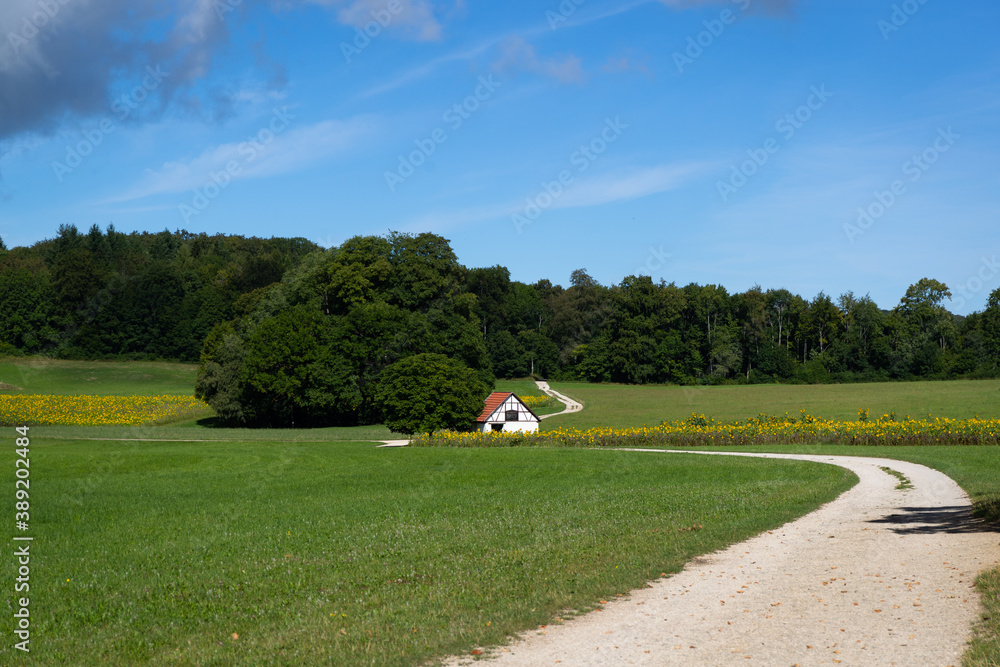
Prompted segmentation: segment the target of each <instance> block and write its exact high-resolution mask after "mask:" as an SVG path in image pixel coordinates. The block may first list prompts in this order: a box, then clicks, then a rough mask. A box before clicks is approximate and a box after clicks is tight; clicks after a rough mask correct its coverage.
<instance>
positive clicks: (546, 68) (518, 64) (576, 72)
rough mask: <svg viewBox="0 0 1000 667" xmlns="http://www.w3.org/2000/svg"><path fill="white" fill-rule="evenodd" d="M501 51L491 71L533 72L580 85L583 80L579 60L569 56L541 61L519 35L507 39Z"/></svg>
mask: <svg viewBox="0 0 1000 667" xmlns="http://www.w3.org/2000/svg"><path fill="white" fill-rule="evenodd" d="M501 51H502V52H501V54H500V58H499V59H498V60H497V61H496V62H494V63H493V69H495V70H496V71H498V72H512V71H513V72H516V71H526V72H535V73H536V74H542V75H544V76H549V77H552V78H554V79H556V80H558V81H561V82H562V83H581V82H582V81H583V79H584V75H583V67H582V61H581V60H580V58H578V57H577V56H573V55H570V56H566V57H565V58H562V59H555V58H551V59H541V58H539V57H538V55H537V54H536V53H535V47H533V46H532V45H531V44H529V43H528V42H527V41H525V39H524V38H523V37H521V36H519V35H515V36H513V37H510V38H508V39H507V40H506V41H505V42H504V44H503V46H502V47H501Z"/></svg>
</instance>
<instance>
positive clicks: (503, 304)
mask: <svg viewBox="0 0 1000 667" xmlns="http://www.w3.org/2000/svg"><path fill="white" fill-rule="evenodd" d="M950 296H951V294H950V292H949V290H948V287H947V286H946V285H944V284H942V283H940V282H938V281H936V280H933V279H930V278H924V279H921V280H919V281H918V282H916V283H915V284H913V285H911V286H910V287H909V288H908V289H907V290H906V292H905V294H903V295H902V298H901V299H900V302H899V304H898V305H896V306H895V307H894V308H892V309H891V310H883V309H880V308H879V307H878V306H877V305H876V304H875V303H874V302H873V301H872V300H871V299H869V298H868V297H867V296H857V295H855V294H851V293H848V294H842V295H840V296H838V297H831V296H829V295H826V294H823V293H820V294H818V295H816V296H814V297H813V298H812V299H805V298H803V297H802V296H799V295H796V294H792V293H790V292H789V291H788V290H785V289H767V290H764V289H762V288H760V287H753V288H752V289H750V290H747V291H746V292H742V293H734V294H730V293H729V292H728V291H727V290H726V289H725V288H724V287H721V286H717V285H697V284H690V285H686V286H683V287H681V286H678V285H675V284H673V283H666V282H663V281H660V282H658V283H657V282H653V281H652V280H651V279H650V278H649V277H648V276H628V277H626V278H625V279H624V280H622V282H621V283H619V284H617V285H600V284H598V283H597V282H596V281H595V280H594V279H593V278H591V277H590V276H589V275H588V274H587V273H586V271H585V270H584V269H579V270H577V271H574V272H573V274H572V276H571V277H570V284H569V286H568V287H562V286H559V285H554V284H552V283H551V282H550V281H548V280H541V281H539V282H537V283H535V284H524V283H520V282H517V281H512V280H511V279H510V273H509V272H508V270H507V269H505V268H504V267H502V266H495V267H487V268H472V269H469V268H466V267H464V266H462V265H461V264H460V263H459V262H458V258H457V257H455V255H454V253H453V251H452V249H451V247H450V246H449V243H448V241H447V240H445V239H443V238H441V237H439V236H435V235H432V234H420V235H417V236H411V235H405V234H391V235H389V236H388V237H355V238H353V239H350V240H348V241H346V242H345V243H344V244H343V245H341V246H339V247H337V248H332V249H330V250H326V251H324V250H322V249H321V248H319V247H318V246H316V245H315V244H313V243H310V242H309V241H307V240H305V239H301V238H272V239H260V238H244V237H242V236H224V235H215V236H208V235H206V234H192V233H188V232H186V231H177V232H169V231H163V232H159V233H156V234H152V233H131V234H123V233H119V232H117V231H115V229H114V227H113V226H108V228H107V229H106V230H104V231H102V230H101V229H100V228H99V227H98V226H96V225H94V226H93V227H91V228H90V230H89V232H88V233H86V234H83V233H81V232H80V231H79V230H78V229H77V228H76V227H75V226H72V225H63V226H61V227H60V228H59V230H58V234H57V235H56V237H55V238H53V239H47V240H44V241H41V242H39V243H36V244H35V245H33V246H31V247H18V248H13V249H7V248H6V247H4V246H3V242H2V241H0V354H3V355H10V354H45V355H53V356H59V357H64V358H76V359H83V358H86V359H112V358H114V359H173V360H182V361H198V360H200V361H201V362H202V364H203V366H204V365H205V363H206V360H207V361H208V362H211V363H215V362H216V361H217V359H216V357H219V355H221V357H222V358H225V357H226V354H229V355H230V357H231V358H230V366H229V369H228V371H225V372H228V373H230V374H235V375H234V376H233V377H236V376H238V375H240V373H242V374H243V376H244V380H243V385H241V386H243V387H244V389H247V388H248V387H249V386H250V385H249V384H247V382H249V380H247V379H246V377H248V376H247V373H248V371H247V369H246V366H245V364H244V365H240V366H238V367H237V366H233V363H234V362H233V361H232V359H235V358H236V357H239V358H240V359H244V361H245V359H246V358H251V357H252V358H253V359H254V360H256V361H257V362H260V363H263V364H264V366H262V367H261V368H262V369H264V370H262V371H261V372H265V371H266V368H265V367H266V363H265V360H264V357H266V356H267V355H271V356H272V357H274V356H275V355H279V356H280V355H281V354H285V353H287V354H292V355H293V356H294V354H295V352H294V350H290V349H289V345H290V344H291V343H290V342H289V341H294V335H293V334H294V333H295V332H298V333H299V334H301V333H302V332H303V331H306V332H307V335H308V337H310V340H312V341H313V342H314V343H315V344H316V345H318V348H317V350H318V349H321V350H324V352H323V354H319V352H317V350H304V349H303V350H299V352H300V353H302V354H304V355H305V356H304V357H302V359H309V360H311V361H309V363H313V366H312V368H313V371H314V372H316V373H319V372H320V370H319V369H320V368H322V369H323V370H322V374H324V378H325V379H323V380H316V382H319V383H320V384H322V385H323V386H328V387H332V386H336V387H337V389H336V391H335V392H334V393H335V394H337V396H338V398H332V397H331V396H327V397H326V398H325V399H323V400H328V401H331V405H333V404H336V405H337V406H339V407H338V408H337V409H338V410H347V412H350V413H351V414H352V415H355V416H354V417H351V418H350V419H361V420H362V421H368V418H367V417H364V416H361V417H357V415H363V413H364V410H365V405H367V398H366V397H368V396H369V395H370V393H371V387H372V385H373V383H374V382H375V381H376V380H377V377H378V374H379V372H380V369H382V368H384V367H386V366H387V365H389V364H391V363H393V362H394V361H396V360H398V359H401V358H403V357H405V356H407V355H409V354H415V353H422V352H425V353H441V354H447V355H449V356H451V357H455V358H458V359H461V360H462V361H463V363H465V364H466V365H467V366H468V367H470V368H472V369H473V370H475V371H477V372H479V373H481V374H482V375H483V377H484V378H492V377H494V376H495V377H504V378H506V377H522V376H526V375H529V374H532V373H534V374H535V375H538V376H543V377H549V378H553V379H583V380H588V381H594V382H624V383H663V382H668V383H679V384H695V383H698V384H705V383H735V382H739V383H748V382H749V383H759V382H775V381H779V382H852V381H881V380H896V379H917V378H928V379H943V378H953V377H993V376H996V375H997V374H998V369H1000V290H996V291H994V292H993V293H992V294H991V295H990V297H989V301H988V304H987V308H986V309H985V310H984V311H983V312H978V313H973V314H971V315H969V316H967V317H959V316H955V315H952V314H951V313H950V312H949V311H948V310H947V307H946V302H947V300H948V299H949V298H950ZM206 339H207V342H206ZM224 341H228V343H226V344H224ZM237 342H238V344H237ZM227 345H228V347H227ZM282 346H283V347H282ZM307 347H308V346H307ZM236 348H239V349H238V350H237V351H238V354H237V352H234V350H236ZM226 350H228V352H227V351H226ZM281 350H284V351H283V352H282V351H281ZM234 354H235V355H236V357H234V356H233V355H234ZM248 354H249V355H250V357H246V355H248ZM318 354H319V356H316V355H318ZM240 355H242V356H240ZM309 355H312V356H309ZM279 361H280V360H278V359H275V358H272V359H271V361H270V362H267V363H279ZM300 361H301V363H304V364H305V363H306V362H305V361H302V360H300ZM241 363H243V362H241ZM306 365H308V364H306ZM223 367H225V364H220V365H218V367H217V368H216V371H218V372H220V373H221V372H223V371H222V369H223ZM241 369H242V370H241ZM203 375H204V374H203ZM213 377H214V380H212V379H211V378H207V377H203V380H204V381H205V382H208V383H209V384H205V385H204V387H205V391H207V392H208V393H211V391H212V390H211V389H210V388H209V386H210V385H211V382H215V383H216V385H218V386H217V389H219V388H221V387H222V385H219V384H218V383H220V382H223V380H222V379H221V378H222V376H221V375H219V374H218V373H216V375H215V376H213ZM210 380H211V382H210ZM234 381H235V380H232V378H231V379H230V384H232V382H234ZM324 383H325V384H324ZM223 384H225V383H224V382H223ZM314 384H315V382H314ZM247 391H249V389H247ZM261 391H263V389H262V388H261V387H258V393H259V392H261ZM321 393H322V392H321ZM225 395H227V394H226V393H225V391H223V392H222V393H221V394H219V396H225ZM230 398H232V396H230ZM220 400H221V399H220ZM244 403H245V401H244V402H243V403H240V405H243V404H244ZM234 405H235V404H234ZM345 406H347V407H345ZM223 412H225V410H224V409H223ZM237 413H238V411H237ZM234 414H236V413H234ZM344 416H345V419H346V418H347V415H346V413H345V415H344ZM238 419H239V417H237V420H238Z"/></svg>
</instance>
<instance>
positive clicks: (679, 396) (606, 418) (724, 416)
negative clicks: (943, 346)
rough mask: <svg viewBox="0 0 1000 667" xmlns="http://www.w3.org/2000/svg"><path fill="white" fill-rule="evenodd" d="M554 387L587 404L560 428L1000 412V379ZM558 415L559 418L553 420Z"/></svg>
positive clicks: (992, 414)
mask: <svg viewBox="0 0 1000 667" xmlns="http://www.w3.org/2000/svg"><path fill="white" fill-rule="evenodd" d="M552 388H553V389H556V390H557V391H561V392H563V393H565V394H566V395H568V396H572V397H573V398H575V399H577V400H579V401H582V402H583V404H584V405H585V406H586V408H585V409H584V410H583V411H582V412H579V413H576V414H572V415H566V416H564V417H560V418H559V420H558V424H545V423H543V425H542V429H543V430H545V429H553V428H558V427H568V428H579V429H589V428H595V427H604V428H628V427H637V426H643V425H651V426H652V425H656V424H659V423H660V422H662V421H671V420H674V419H686V418H687V417H690V416H691V414H692V413H699V414H707V415H711V416H712V417H715V418H716V419H719V420H723V421H727V420H732V419H746V418H748V417H754V416H756V415H758V414H760V413H762V412H763V413H766V414H769V415H783V414H785V413H788V414H790V415H792V416H798V415H799V411H800V410H803V409H804V410H805V411H806V412H808V413H810V414H813V415H819V416H822V417H825V418H827V419H838V420H849V419H856V418H857V414H858V408H862V407H863V408H867V409H869V410H870V411H871V414H872V415H873V417H874V416H875V415H881V414H889V413H892V412H895V413H896V414H897V415H898V416H899V417H900V418H903V417H905V416H906V415H911V416H913V417H926V416H927V415H928V414H931V415H933V416H935V417H938V416H941V417H950V418H952V419H971V418H973V417H976V416H977V415H978V416H979V417H983V418H987V417H1000V380H955V381H949V382H885V383H872V384H849V385H749V386H720V387H672V386H626V385H608V384H587V383H582V382H555V383H552ZM546 421H547V422H548V421H557V420H546Z"/></svg>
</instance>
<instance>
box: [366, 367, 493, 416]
mask: <svg viewBox="0 0 1000 667" xmlns="http://www.w3.org/2000/svg"><path fill="white" fill-rule="evenodd" d="M490 389H491V387H489V386H487V385H486V384H484V383H483V381H482V380H481V379H480V377H479V375H478V374H477V373H476V372H475V371H473V370H472V369H470V368H468V367H466V366H465V365H464V364H462V363H461V362H460V361H457V360H455V359H449V358H448V357H446V356H444V355H443V354H415V355H413V356H410V357H407V358H405V359H401V360H399V361H397V362H396V363H394V364H392V365H391V366H389V367H388V368H386V369H385V370H384V371H383V372H382V377H381V378H380V379H379V386H378V392H377V394H376V401H377V403H378V405H379V407H380V408H381V410H382V413H383V415H384V416H385V424H386V426H388V427H389V428H390V429H392V430H393V431H395V432H397V433H405V434H407V435H413V434H414V433H430V434H432V433H434V432H435V431H439V430H441V429H452V430H456V431H466V430H470V429H471V428H472V427H473V426H474V425H475V421H476V417H478V416H479V413H480V412H482V409H483V401H484V399H485V398H486V396H487V394H489V392H490Z"/></svg>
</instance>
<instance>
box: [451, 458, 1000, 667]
mask: <svg viewBox="0 0 1000 667" xmlns="http://www.w3.org/2000/svg"><path fill="white" fill-rule="evenodd" d="M633 451H648V452H649V455H650V456H664V455H668V454H671V453H681V452H669V451H665V450H633ZM683 453H687V454H690V453H691V452H683ZM705 454H706V455H714V456H760V457H763V458H785V459H799V460H806V461H818V462H823V463H833V464H835V465H840V466H843V467H845V468H848V469H849V470H852V471H854V472H855V473H856V474H857V476H858V478H859V479H860V483H859V484H857V485H856V486H855V487H854V488H852V489H851V490H849V491H847V492H845V493H843V494H842V495H841V496H840V497H838V498H837V499H836V500H834V501H832V502H830V503H828V504H826V505H824V506H823V507H821V508H820V509H818V510H816V511H815V512H812V513H811V514H808V515H806V516H804V517H802V518H800V519H798V520H796V521H793V522H791V523H788V524H785V525H784V526H782V527H781V528H779V529H776V530H774V531H769V532H767V533H764V534H761V535H758V536H757V537H754V538H752V539H750V540H747V541H746V542H742V543H740V544H737V545H734V546H732V547H729V548H728V549H726V550H724V551H720V552H717V553H714V554H710V555H708V556H704V557H701V558H696V559H694V561H692V562H690V563H689V564H688V565H687V566H686V567H685V568H684V570H683V571H682V572H680V573H678V574H676V575H673V576H671V577H667V578H665V579H660V580H657V581H655V582H652V583H651V584H649V586H648V587H647V588H644V589H641V590H638V591H634V592H633V593H631V594H630V595H629V596H628V597H626V598H619V599H617V600H614V601H611V602H609V603H608V604H607V605H606V606H605V607H604V608H603V609H602V610H600V611H595V612H592V613H590V614H587V615H584V616H581V617H578V618H576V619H573V620H571V621H568V622H566V623H564V624H562V625H557V626H555V625H553V626H548V627H546V628H544V629H539V630H536V631H531V632H528V633H526V635H525V636H523V637H522V638H520V639H518V640H517V641H516V642H515V643H513V644H511V645H509V646H507V647H504V648H502V649H496V650H494V651H492V652H491V653H492V655H491V658H492V659H493V660H495V661H496V662H498V663H500V664H504V665H518V666H522V665H554V664H563V665H574V666H575V665H801V666H803V667H804V666H806V665H834V664H842V665H935V666H941V665H958V664H959V663H960V661H961V655H962V652H963V650H964V648H965V643H966V641H967V639H968V637H969V635H970V629H971V626H972V625H973V623H974V622H975V621H976V620H977V619H978V615H979V611H980V605H979V599H978V595H977V593H976V591H975V588H974V580H975V577H976V574H977V573H978V572H980V571H981V570H984V569H986V568H989V567H991V566H993V565H995V564H996V563H997V562H998V559H1000V533H998V532H996V528H995V527H994V528H990V527H989V526H984V525H981V524H979V523H977V522H976V521H975V520H974V519H973V518H972V516H971V511H970V503H969V499H968V497H967V496H966V495H965V493H964V492H963V491H962V490H961V489H960V488H959V487H958V485H957V484H955V482H953V481H952V480H951V479H950V478H949V477H947V476H945V475H944V474H942V473H940V472H937V471H935V470H932V469H930V468H927V467H924V466H921V465H917V464H914V463H907V462H903V461H895V460H889V459H874V458H863V457H846V456H844V457H839V456H838V457H835V456H819V455H791V454H748V453H742V452H740V453H729V452H705ZM880 466H886V467H889V468H892V469H893V470H896V471H898V472H901V473H902V474H904V475H905V476H906V477H907V478H909V480H910V481H911V482H912V483H913V488H912V489H909V490H906V491H901V490H897V489H896V488H895V487H896V485H897V483H898V480H897V479H896V478H895V477H893V476H891V475H889V474H887V473H886V472H883V471H882V470H880V469H879V467H880ZM461 662H465V661H463V660H460V659H453V660H452V662H451V663H450V664H460V663H461Z"/></svg>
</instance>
